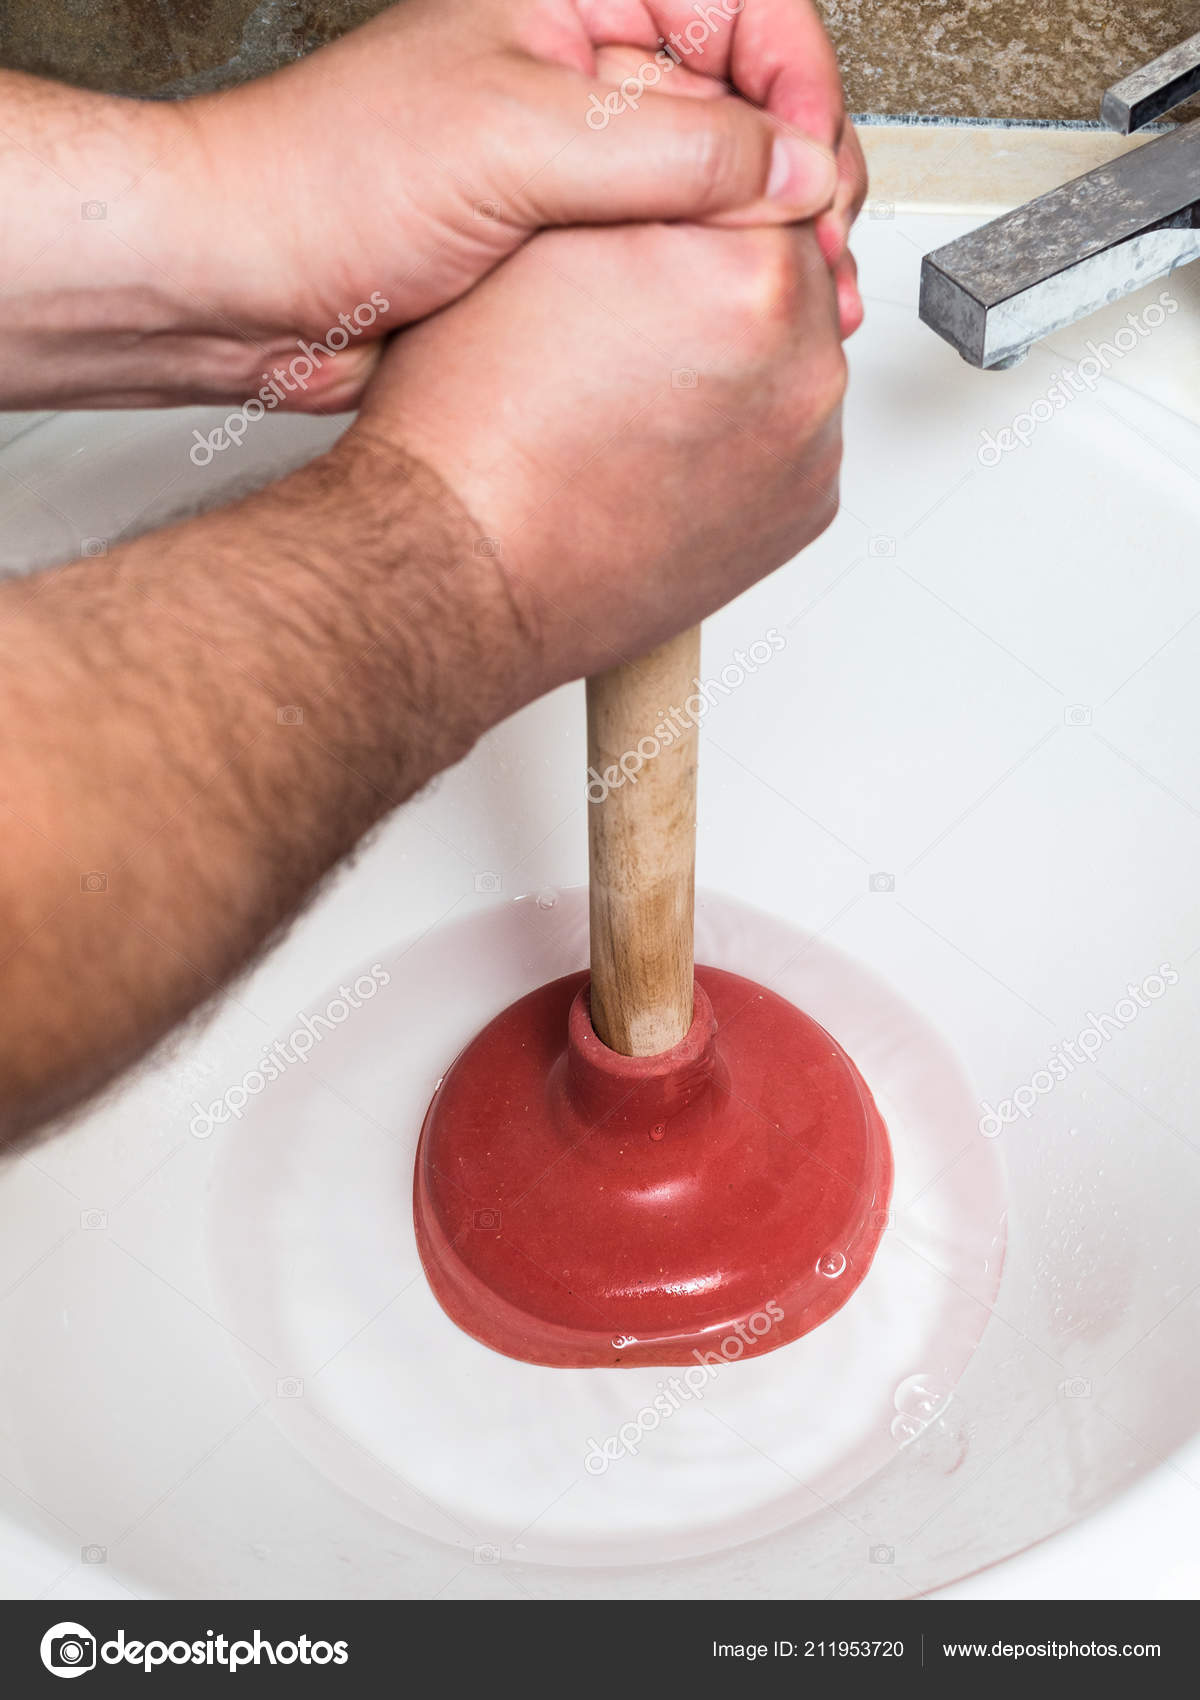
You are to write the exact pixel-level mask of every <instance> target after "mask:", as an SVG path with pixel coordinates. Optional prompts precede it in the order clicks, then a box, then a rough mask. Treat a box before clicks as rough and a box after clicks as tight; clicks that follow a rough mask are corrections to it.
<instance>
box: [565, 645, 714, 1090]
mask: <svg viewBox="0 0 1200 1700" xmlns="http://www.w3.org/2000/svg"><path fill="white" fill-rule="evenodd" d="M699 669H700V628H699V626H697V627H695V628H694V629H693V630H692V631H689V632H683V633H681V635H680V636H679V637H677V638H672V639H671V640H670V642H669V643H664V644H660V645H659V647H658V648H657V649H654V650H651V652H650V653H649V655H645V656H643V657H642V659H641V660H640V661H637V662H634V663H630V664H629V665H627V666H621V667H612V668H610V669H609V671H608V672H607V673H598V674H596V676H595V677H594V678H591V679H589V680H588V682H587V721H588V766H589V773H588V781H589V783H588V860H589V867H590V876H591V902H590V915H591V956H592V982H591V1010H592V1026H593V1027H594V1028H595V1030H596V1033H597V1035H598V1036H599V1037H600V1038H601V1039H602V1040H603V1041H604V1043H605V1044H606V1045H607V1046H608V1047H609V1049H610V1050H613V1051H619V1052H620V1053H621V1055H622V1056H627V1057H651V1056H657V1055H658V1053H659V1052H660V1051H666V1050H669V1049H670V1047H671V1046H672V1045H676V1044H678V1043H679V1041H680V1039H682V1038H683V1036H684V1034H685V1033H686V1032H687V1031H688V1028H689V1027H690V1026H691V1024H692V975H693V968H694V960H695V959H694V954H693V951H694V942H693V924H694V910H695V866H696V744H697V730H698V728H697V720H696V717H695V716H694V715H690V714H688V712H687V708H686V705H687V703H688V701H689V699H690V698H691V697H693V696H694V694H695V691H696V684H695V680H696V675H697V673H698V672H699Z"/></svg>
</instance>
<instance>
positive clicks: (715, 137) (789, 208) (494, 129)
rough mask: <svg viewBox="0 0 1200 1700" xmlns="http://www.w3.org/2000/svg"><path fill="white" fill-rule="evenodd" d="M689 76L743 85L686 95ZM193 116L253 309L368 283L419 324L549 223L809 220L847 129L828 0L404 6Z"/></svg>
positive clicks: (830, 189) (395, 311) (295, 320)
mask: <svg viewBox="0 0 1200 1700" xmlns="http://www.w3.org/2000/svg"><path fill="white" fill-rule="evenodd" d="M618 45H619V46H621V47H622V48H624V49H625V51H624V52H623V53H622V55H621V58H620V60H619V61H614V60H613V59H612V58H611V57H606V50H607V49H609V48H612V47H614V46H618ZM631 50H632V51H631ZM689 73H690V74H691V76H692V77H693V79H694V78H695V77H702V78H704V79H707V80H708V81H709V83H710V86H711V84H712V82H714V81H715V82H716V83H717V84H719V85H720V86H722V87H725V88H728V89H730V90H732V91H734V93H736V94H737V95H740V96H744V97H745V98H744V99H733V98H729V97H728V95H726V96H725V97H724V98H722V99H720V100H718V101H712V102H708V103H706V104H705V105H703V106H698V105H696V104H694V103H687V104H684V103H681V102H679V101H676V100H672V99H671V98H669V96H670V95H671V93H672V92H678V85H679V84H680V83H681V82H683V81H684V80H685V79H686V78H687V77H688V75H689ZM196 116H197V119H198V122H199V123H200V124H201V126H202V128H203V129H204V131H205V134H206V137H207V146H208V148H209V151H210V157H211V158H212V159H213V160H214V161H216V162H217V163H218V164H219V166H220V169H221V170H222V171H223V172H224V173H225V174H226V181H227V182H228V183H229V185H230V195H229V202H230V212H231V214H232V218H233V228H234V231H235V233H236V232H237V230H238V228H239V226H241V227H242V234H241V235H240V236H238V235H237V234H235V237H234V240H235V243H236V242H238V241H246V240H247V239H249V238H251V237H256V238H258V244H257V248H256V251H255V259H254V263H253V264H252V265H251V266H250V267H249V268H248V275H249V276H251V277H255V278H264V279H267V280H269V282H268V284H267V288H266V291H265V292H264V293H263V294H262V295H261V297H260V299H259V301H258V302H256V303H255V307H256V311H258V312H259V313H261V314H262V315H263V316H264V317H266V316H270V315H272V314H274V315H276V316H278V315H279V314H280V311H281V309H285V314H284V316H285V321H286V322H288V323H292V324H295V325H296V326H297V327H299V328H302V329H307V330H311V331H313V332H314V334H315V333H316V332H317V331H318V330H319V328H321V327H323V326H325V325H328V324H331V323H333V322H335V321H336V316H337V314H338V312H339V311H343V310H345V309H347V307H351V306H353V304H354V303H355V302H357V301H359V300H363V299H366V297H367V295H368V294H369V292H370V290H371V289H372V288H381V289H382V290H383V292H384V294H385V295H387V296H388V297H389V299H390V301H391V311H390V314H389V315H388V317H387V320H386V322H387V323H388V324H389V325H390V326H396V325H401V324H405V323H407V322H409V321H411V320H414V319H419V318H423V317H424V316H425V315H426V314H427V313H430V312H432V311H434V310H435V309H436V308H438V307H441V306H444V305H445V304H446V303H447V302H449V301H452V300H454V299H456V298H457V297H458V296H459V295H461V294H463V293H464V292H465V290H466V289H468V288H469V287H470V286H471V285H472V284H473V283H475V282H476V281H477V280H478V279H479V278H480V277H481V276H483V275H484V273H486V272H487V271H489V270H490V269H491V268H492V267H493V266H494V265H496V264H497V262H498V261H500V260H502V259H504V258H505V257H507V256H508V255H509V254H511V253H512V252H513V251H514V250H515V249H516V248H517V247H518V246H520V244H521V243H522V242H523V241H524V240H525V239H526V238H527V237H528V236H529V235H530V233H531V232H533V231H535V230H537V229H539V228H541V227H543V226H547V225H572V224H596V223H604V222H613V221H618V222H625V221H631V220H634V219H677V218H687V219H692V220H697V219H706V218H723V219H727V220H728V219H736V220H737V221H738V222H741V223H745V224H759V223H763V222H784V221H787V220H792V219H801V218H812V217H814V216H816V215H818V214H820V213H822V212H824V211H825V210H826V209H827V208H831V207H832V205H833V203H834V200H835V196H836V195H837V193H838V184H839V179H838V174H837V165H836V160H835V154H836V151H837V149H838V148H839V146H840V145H841V143H842V141H843V136H844V130H845V120H844V112H843V106H842V93H841V81H840V78H839V75H838V69H837V63H836V61H835V59H834V56H833V53H832V50H831V48H830V46H829V42H828V40H827V38H826V36H825V32H824V30H823V28H822V26H821V24H820V21H819V19H818V17H817V13H816V11H815V8H814V6H813V4H812V0H714V3H709V4H700V3H697V4H693V3H692V0H650V3H643V0H516V3H514V0H468V3H467V4H466V5H460V6H455V7H447V6H446V5H445V3H444V0H405V3H404V4H402V5H399V6H396V7H394V8H393V9H392V10H390V11H388V12H386V13H384V14H383V15H382V16H381V17H379V18H378V19H376V20H375V21H374V22H372V23H370V24H368V25H366V26H365V27H364V28H363V29H361V30H357V31H355V32H353V33H352V34H350V35H348V36H346V37H344V38H343V39H342V40H341V41H339V42H336V43H334V44H333V45H332V46H330V47H329V48H327V49H325V50H324V51H323V52H320V53H317V54H314V55H313V56H312V57H311V58H309V59H307V60H304V61H303V62H301V63H300V64H298V65H296V66H293V67H290V68H289V69H287V70H285V71H283V72H281V73H279V74H278V75H276V76H274V77H270V78H268V79H266V80H265V81H263V82H261V83H258V84H255V85H252V86H250V87H249V88H247V89H246V90H244V91H240V92H238V93H235V94H233V95H231V96H229V97H228V98H224V99H222V100H221V101H220V102H219V103H214V104H213V105H212V106H211V108H206V107H205V106H204V104H203V103H197V107H196ZM250 160H252V161H253V162H254V170H253V171H252V172H251V173H249V174H248V173H247V171H246V165H247V162H248V161H250ZM235 186H236V187H235ZM239 199H241V200H242V201H243V202H244V208H243V212H242V215H241V216H239V213H238V210H237V206H236V202H237V201H238V200H239Z"/></svg>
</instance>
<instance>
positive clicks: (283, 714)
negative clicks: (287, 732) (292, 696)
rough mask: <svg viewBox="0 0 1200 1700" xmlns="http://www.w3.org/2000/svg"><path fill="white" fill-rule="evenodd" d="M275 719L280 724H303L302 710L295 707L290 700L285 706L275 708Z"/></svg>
mask: <svg viewBox="0 0 1200 1700" xmlns="http://www.w3.org/2000/svg"><path fill="white" fill-rule="evenodd" d="M275 719H276V721H277V722H278V724H279V725H280V726H303V725H304V710H303V709H302V708H297V707H296V705H295V703H294V702H290V703H288V704H287V706H286V707H285V708H277V709H276V710H275Z"/></svg>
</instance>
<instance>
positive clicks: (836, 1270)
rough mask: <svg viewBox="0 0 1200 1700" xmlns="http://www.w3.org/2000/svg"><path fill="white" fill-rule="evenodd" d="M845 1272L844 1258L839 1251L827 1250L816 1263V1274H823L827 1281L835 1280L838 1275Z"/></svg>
mask: <svg viewBox="0 0 1200 1700" xmlns="http://www.w3.org/2000/svg"><path fill="white" fill-rule="evenodd" d="M845 1273H846V1259H845V1258H844V1257H843V1256H842V1253H841V1252H840V1251H827V1252H826V1253H825V1256H824V1257H822V1258H821V1259H820V1260H819V1262H818V1263H817V1274H818V1275H824V1277H825V1279H826V1280H827V1281H836V1280H837V1278H838V1276H839V1275H844V1274H845Z"/></svg>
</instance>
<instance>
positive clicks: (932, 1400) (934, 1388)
mask: <svg viewBox="0 0 1200 1700" xmlns="http://www.w3.org/2000/svg"><path fill="white" fill-rule="evenodd" d="M949 1398H950V1389H949V1388H948V1387H945V1386H944V1385H943V1384H942V1383H941V1382H940V1381H939V1380H938V1379H937V1377H936V1376H932V1375H929V1374H928V1373H926V1372H925V1371H921V1372H920V1373H919V1374H917V1375H909V1376H906V1377H905V1379H904V1380H903V1381H902V1382H901V1383H900V1385H899V1387H897V1389H896V1391H895V1393H894V1394H893V1395H892V1403H893V1404H894V1405H895V1407H896V1409H897V1410H898V1411H899V1412H900V1414H901V1416H905V1417H915V1418H916V1419H917V1420H918V1422H920V1423H922V1424H924V1423H927V1422H928V1421H929V1420H930V1418H931V1417H935V1416H937V1414H938V1412H939V1411H940V1410H942V1408H943V1407H944V1406H945V1405H946V1403H947V1401H948V1400H949Z"/></svg>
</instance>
